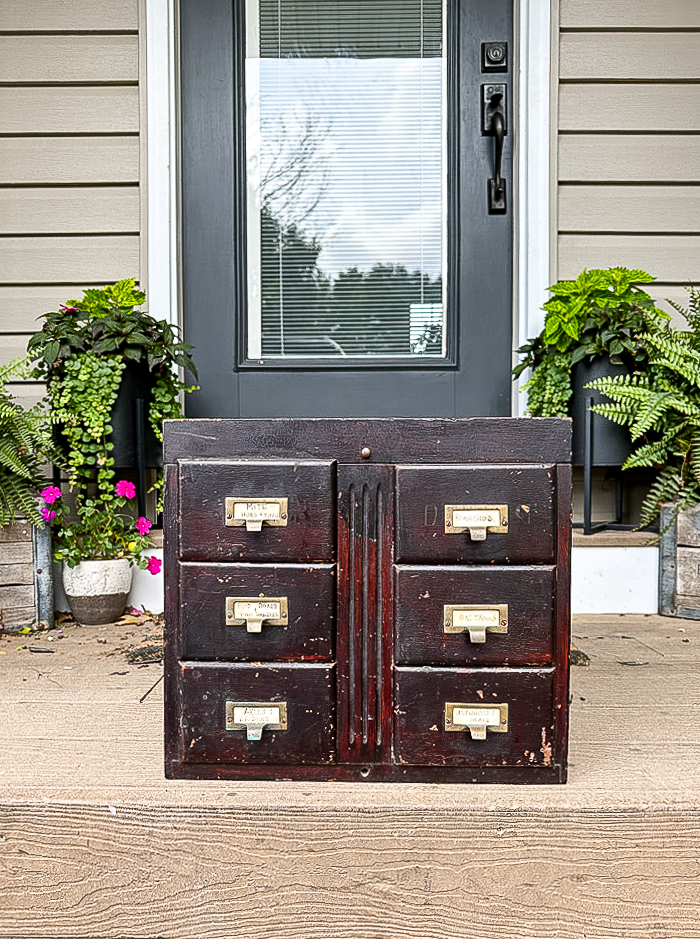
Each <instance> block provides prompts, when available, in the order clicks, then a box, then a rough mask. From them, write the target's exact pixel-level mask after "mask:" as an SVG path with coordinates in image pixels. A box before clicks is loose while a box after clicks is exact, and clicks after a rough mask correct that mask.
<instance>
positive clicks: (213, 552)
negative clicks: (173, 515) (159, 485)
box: [178, 460, 336, 561]
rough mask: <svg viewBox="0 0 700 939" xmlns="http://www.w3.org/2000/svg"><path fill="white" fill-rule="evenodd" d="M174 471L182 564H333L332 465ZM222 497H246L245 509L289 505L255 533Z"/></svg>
mask: <svg viewBox="0 0 700 939" xmlns="http://www.w3.org/2000/svg"><path fill="white" fill-rule="evenodd" d="M178 470H179V476H180V520H181V521H180V557H181V558H182V559H183V560H187V561H331V560H333V558H334V555H335V498H336V497H335V464H334V463H331V462H311V461H302V462H292V461H283V460H279V461H269V462H267V461H265V462H252V461H244V460H241V461H234V460H230V461H225V462H216V461H213V460H212V461H199V460H182V461H180V462H179V464H178ZM227 499H238V500H244V501H243V502H242V503H241V506H242V507H243V508H244V507H245V505H249V506H252V505H259V504H261V503H262V502H264V500H273V499H286V500H287V503H286V505H284V506H283V507H282V508H281V509H280V510H279V515H280V517H279V518H278V519H277V520H276V522H275V524H273V525H271V524H268V523H267V522H263V523H262V527H261V528H260V530H259V531H254V530H248V529H247V527H246V525H248V526H249V527H251V528H252V525H253V523H252V522H246V521H244V520H243V519H240V520H237V519H234V518H232V517H227V516H232V512H231V511H230V510H229V511H227V503H226V500H227ZM256 500H259V501H257V502H256ZM243 514H245V513H243ZM232 521H239V522H240V524H237V525H233V524H231V522H232ZM227 523H228V524H227Z"/></svg>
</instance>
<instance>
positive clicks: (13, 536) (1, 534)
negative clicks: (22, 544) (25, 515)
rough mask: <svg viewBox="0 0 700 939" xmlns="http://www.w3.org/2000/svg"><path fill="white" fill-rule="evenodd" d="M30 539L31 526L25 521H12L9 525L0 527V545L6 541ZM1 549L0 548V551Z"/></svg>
mask: <svg viewBox="0 0 700 939" xmlns="http://www.w3.org/2000/svg"><path fill="white" fill-rule="evenodd" d="M31 540H32V526H31V525H30V524H29V522H27V521H17V522H13V523H12V524H11V525H3V526H2V527H0V545H3V544H6V543H8V542H16V541H29V542H31ZM2 550H3V549H2V548H0V552H1V551H2Z"/></svg>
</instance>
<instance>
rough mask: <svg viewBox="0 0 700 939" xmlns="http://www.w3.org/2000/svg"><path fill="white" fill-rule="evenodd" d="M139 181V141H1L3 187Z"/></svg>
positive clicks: (96, 139)
mask: <svg viewBox="0 0 700 939" xmlns="http://www.w3.org/2000/svg"><path fill="white" fill-rule="evenodd" d="M138 181H139V140H138V137H6V138H5V139H0V185H7V184H15V183H137V182H138Z"/></svg>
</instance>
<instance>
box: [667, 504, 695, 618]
mask: <svg viewBox="0 0 700 939" xmlns="http://www.w3.org/2000/svg"><path fill="white" fill-rule="evenodd" d="M673 513H674V507H673V505H670V504H669V505H664V506H663V507H662V509H661V531H662V532H664V534H663V535H662V536H661V542H660V551H659V613H661V614H663V615H664V616H681V617H684V618H686V619H700V506H695V507H694V508H692V509H686V510H685V511H684V512H681V513H680V514H679V515H678V518H677V519H676V520H675V521H674V522H673V524H672V525H670V527H669V522H670V521H671V519H672V517H673ZM664 529H668V530H667V531H664Z"/></svg>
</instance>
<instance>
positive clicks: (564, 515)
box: [554, 463, 571, 782]
mask: <svg viewBox="0 0 700 939" xmlns="http://www.w3.org/2000/svg"><path fill="white" fill-rule="evenodd" d="M556 519H557V546H556V548H557V587H556V596H557V599H556V635H555V663H556V673H555V683H554V709H555V717H556V719H555V728H556V729H555V748H556V751H555V752H556V756H555V760H556V763H557V764H558V765H559V767H560V773H561V782H566V774H567V765H568V762H567V761H568V745H569V736H568V733H569V671H570V665H569V647H570V635H571V464H570V463H563V464H559V465H558V466H557V516H556Z"/></svg>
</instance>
